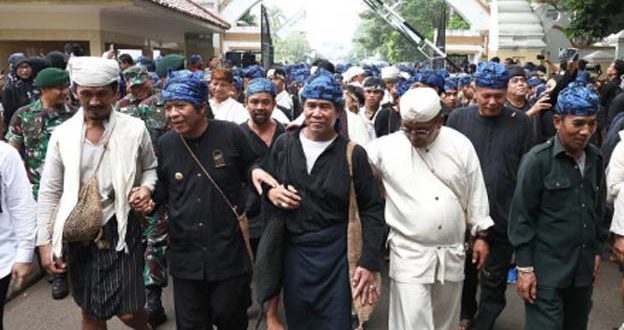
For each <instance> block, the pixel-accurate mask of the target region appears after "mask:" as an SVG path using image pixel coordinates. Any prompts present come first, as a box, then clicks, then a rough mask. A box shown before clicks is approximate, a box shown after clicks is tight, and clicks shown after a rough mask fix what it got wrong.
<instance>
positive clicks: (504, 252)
mask: <svg viewBox="0 0 624 330" xmlns="http://www.w3.org/2000/svg"><path fill="white" fill-rule="evenodd" d="M489 245H490V254H489V255H488V257H487V260H486V261H485V265H483V269H482V270H481V283H480V284H481V295H480V297H479V309H478V311H477V316H476V317H475V321H474V328H475V329H477V330H490V329H492V328H493V327H494V323H495V322H496V318H498V316H499V315H500V313H501V312H502V311H503V309H504V308H505V304H506V303H507V299H506V298H505V290H506V289H507V272H508V271H509V267H510V266H511V256H512V254H513V247H512V246H511V244H510V243H509V241H508V240H507V238H506V237H496V236H491V239H490V240H489Z"/></svg>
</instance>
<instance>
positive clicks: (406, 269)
mask: <svg viewBox="0 0 624 330" xmlns="http://www.w3.org/2000/svg"><path fill="white" fill-rule="evenodd" d="M365 149H366V152H367V153H368V156H369V158H370V162H371V165H372V166H373V168H374V169H375V171H377V172H379V173H380V175H381V178H382V180H383V184H384V187H385V189H386V193H387V198H386V211H385V217H386V222H387V223H388V225H389V226H390V235H389V236H388V244H389V246H390V271H389V275H390V277H391V278H392V279H393V280H395V281H398V282H405V283H434V282H435V281H436V280H438V281H441V282H444V281H445V280H446V281H453V282H457V281H461V280H463V278H464V258H465V252H464V240H465V237H464V236H465V230H466V223H468V224H469V225H471V232H472V233H473V234H474V233H476V232H477V231H480V230H484V229H487V228H489V227H490V226H492V225H493V224H494V222H493V221H492V219H491V218H490V216H489V204H488V199H487V193H486V190H485V183H484V181H483V175H482V173H481V166H480V165H479V159H478V157H477V154H476V152H475V150H474V147H473V146H472V144H471V143H470V141H469V140H468V138H466V137H465V136H463V135H462V134H461V133H459V132H457V131H455V130H453V129H451V128H447V127H442V128H441V130H440V133H439V135H438V137H437V138H436V139H435V140H434V141H433V143H431V144H430V145H429V146H427V147H426V148H423V149H421V150H416V149H415V148H414V147H413V146H412V145H411V143H410V142H409V140H408V139H407V137H406V136H405V134H404V133H403V132H402V131H399V132H395V133H392V134H390V135H387V136H383V137H381V138H379V139H377V140H375V141H373V142H371V143H370V144H368V145H367V146H365ZM425 162H427V163H425ZM427 164H430V166H431V167H432V168H433V169H434V171H436V174H438V175H439V176H441V177H442V179H443V180H444V181H445V182H446V183H447V184H444V183H442V182H441V181H440V180H439V179H438V178H437V177H436V176H435V175H434V174H433V173H432V172H431V170H430V169H429V167H428V166H427ZM449 185H450V186H451V187H452V189H453V190H451V188H449ZM458 197H459V198H458ZM464 209H466V210H467V215H468V219H465V216H464Z"/></svg>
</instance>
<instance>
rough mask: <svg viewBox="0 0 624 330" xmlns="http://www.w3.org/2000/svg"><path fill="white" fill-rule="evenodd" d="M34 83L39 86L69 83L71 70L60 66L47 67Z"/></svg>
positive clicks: (55, 85)
mask: <svg viewBox="0 0 624 330" xmlns="http://www.w3.org/2000/svg"><path fill="white" fill-rule="evenodd" d="M34 85H35V87H37V88H48V87H57V86H62V85H69V72H67V71H65V70H63V69H59V68H46V69H43V70H41V71H39V73H38V74H37V76H36V77H35V81H34Z"/></svg>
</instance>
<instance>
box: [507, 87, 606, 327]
mask: <svg viewBox="0 0 624 330" xmlns="http://www.w3.org/2000/svg"><path fill="white" fill-rule="evenodd" d="M598 104H599V98H598V96H597V95H596V93H595V92H594V91H593V90H591V89H588V88H586V87H585V86H584V84H583V83H579V82H574V83H572V84H570V85H569V86H568V87H566V88H565V89H564V90H563V91H562V92H561V93H560V94H559V97H558V100H557V105H556V107H555V116H554V118H553V119H554V120H553V121H554V125H555V127H556V128H557V135H555V136H554V137H553V138H551V139H549V140H548V141H547V142H545V143H543V144H540V145H538V146H536V147H534V148H533V149H531V151H529V152H528V153H527V154H526V155H525V156H524V158H523V160H522V164H521V165H520V169H519V172H518V183H517V185H516V189H515V192H514V195H513V200H512V203H511V212H510V216H509V240H510V242H511V244H512V245H513V248H514V253H515V256H516V263H517V265H518V282H517V283H516V291H517V292H518V295H519V296H520V297H521V298H522V299H523V300H524V301H525V313H526V317H525V319H526V323H525V329H553V330H561V329H566V330H568V329H572V330H575V329H587V322H588V317H589V312H590V310H591V307H592V301H591V297H592V291H593V290H592V288H593V285H595V283H596V280H597V278H598V274H599V272H600V261H601V256H602V254H603V253H604V251H603V243H604V242H605V240H606V235H607V228H606V224H605V223H604V205H605V184H604V181H605V173H604V166H603V160H602V155H601V154H600V150H598V148H596V147H595V146H593V145H591V144H589V140H590V138H591V136H592V135H593V134H594V133H595V132H596V128H597V125H598V123H597V112H598V108H599V105H598Z"/></svg>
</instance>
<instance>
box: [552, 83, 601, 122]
mask: <svg viewBox="0 0 624 330" xmlns="http://www.w3.org/2000/svg"><path fill="white" fill-rule="evenodd" d="M598 102H599V97H598V94H596V92H595V91H594V90H593V89H592V88H587V87H585V84H584V83H582V82H578V81H575V82H573V83H571V84H569V85H568V87H566V88H565V89H564V90H563V91H561V93H560V94H559V97H558V98H557V106H556V107H555V113H556V114H558V115H573V116H593V115H595V114H597V113H598Z"/></svg>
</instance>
